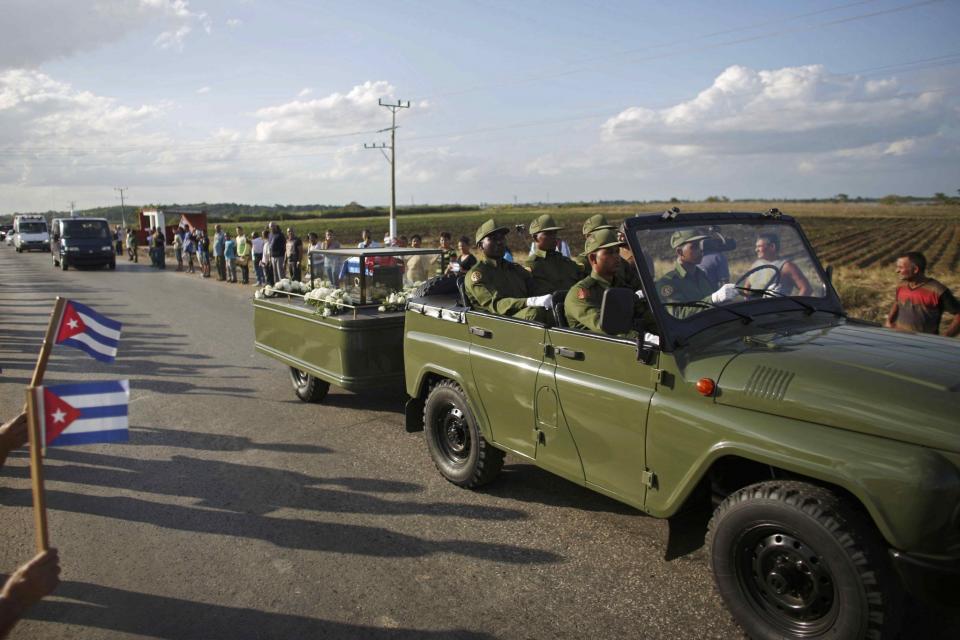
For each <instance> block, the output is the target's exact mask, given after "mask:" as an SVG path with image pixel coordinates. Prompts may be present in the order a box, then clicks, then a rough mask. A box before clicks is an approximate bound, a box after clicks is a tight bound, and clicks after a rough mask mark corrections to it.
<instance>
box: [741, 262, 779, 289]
mask: <svg viewBox="0 0 960 640" xmlns="http://www.w3.org/2000/svg"><path fill="white" fill-rule="evenodd" d="M764 269H770V270H772V271H773V275H772V276H770V280H768V281H767V283H766V284H765V285H763V286H762V287H750V288H751V289H755V290H756V289H763V290H764V291H766V290H767V289H772V288H774V287H776V286H777V285H778V284H780V276H781V272H780V268H779V267H777V266H776V265H773V264H761V265H758V266H756V267H754V268H753V269H749V270H747V272H746V273H744V274H743V275H742V276H740V277H739V278H737V281H736V282H735V283H734V286H735V287H736V288H737V289H742V288H744V283H745V282H747V280H749V279H750V276H752V275H753V274H755V273H757V272H759V271H763V270H764ZM745 295H748V296H749V295H761V296H762V295H763V294H762V293H760V294H757V293H756V292H752V291H748V292H745Z"/></svg>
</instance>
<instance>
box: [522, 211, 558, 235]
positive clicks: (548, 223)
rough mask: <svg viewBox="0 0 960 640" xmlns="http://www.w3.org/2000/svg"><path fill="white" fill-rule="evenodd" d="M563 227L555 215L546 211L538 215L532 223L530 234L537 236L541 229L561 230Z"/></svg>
mask: <svg viewBox="0 0 960 640" xmlns="http://www.w3.org/2000/svg"><path fill="white" fill-rule="evenodd" d="M560 229H563V227H561V226H560V225H558V224H557V221H556V220H554V219H553V216H552V215H550V214H549V213H545V214H543V215H542V216H538V217H537V219H536V220H534V221H533V222H531V223H530V235H532V236H535V235H537V234H538V233H540V232H541V231H559V230H560Z"/></svg>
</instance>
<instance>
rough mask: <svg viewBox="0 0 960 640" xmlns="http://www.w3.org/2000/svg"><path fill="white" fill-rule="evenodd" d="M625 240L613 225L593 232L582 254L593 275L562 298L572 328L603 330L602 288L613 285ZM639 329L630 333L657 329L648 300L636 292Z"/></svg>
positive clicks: (593, 330)
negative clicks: (615, 230)
mask: <svg viewBox="0 0 960 640" xmlns="http://www.w3.org/2000/svg"><path fill="white" fill-rule="evenodd" d="M621 246H623V242H622V241H621V240H620V239H619V238H618V237H617V234H616V232H614V231H613V230H612V229H601V230H599V231H595V232H593V233H592V234H590V237H588V238H587V246H586V247H585V249H584V252H583V256H584V257H585V258H586V259H587V263H588V264H589V265H590V269H591V270H590V275H588V276H587V277H586V278H584V279H583V280H581V281H580V282H578V283H577V284H575V285H573V287H572V288H571V289H570V291H568V292H567V297H566V299H565V300H564V301H563V312H564V314H566V316H567V324H569V325H570V327H571V328H573V329H579V330H581V331H592V332H593V333H603V330H602V329H601V328H600V305H601V303H602V302H603V292H604V291H606V290H607V289H609V288H610V287H612V286H615V285H614V282H613V280H614V277H615V274H616V272H617V269H618V267H619V265H620V263H621V262H622V260H621V258H620V247H621ZM633 317H634V324H635V326H636V330H634V331H631V332H629V333H628V334H626V335H627V337H637V336H638V335H639V331H640V330H643V331H653V330H655V326H656V325H655V323H654V321H653V318H652V317H651V315H650V314H649V313H648V310H647V304H646V301H644V300H642V299H641V298H640V296H639V295H638V296H637V300H636V303H635V304H634V308H633Z"/></svg>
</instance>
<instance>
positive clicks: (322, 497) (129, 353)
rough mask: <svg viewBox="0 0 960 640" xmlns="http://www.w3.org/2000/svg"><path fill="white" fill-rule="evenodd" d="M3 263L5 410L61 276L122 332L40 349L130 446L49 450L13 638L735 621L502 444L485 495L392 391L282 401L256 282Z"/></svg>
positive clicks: (608, 515)
mask: <svg viewBox="0 0 960 640" xmlns="http://www.w3.org/2000/svg"><path fill="white" fill-rule="evenodd" d="M0 274H2V280H0V366H2V367H3V374H2V376H0V415H3V416H10V415H12V414H13V413H14V412H15V411H16V410H17V408H18V407H19V406H20V404H21V402H22V398H23V388H24V384H25V383H26V381H27V380H28V378H29V375H30V372H31V370H32V367H33V363H34V360H35V358H36V353H37V350H38V348H39V343H40V340H41V337H42V332H43V329H44V327H45V324H46V320H47V317H48V314H49V311H50V309H51V306H52V300H53V297H54V296H56V295H64V296H67V297H71V298H75V299H77V300H80V301H82V302H85V303H88V304H91V305H92V306H94V307H95V308H96V309H97V310H99V311H101V312H103V313H105V314H107V315H109V316H111V317H113V318H116V319H117V320H119V321H121V322H123V323H124V328H123V339H122V342H121V347H120V352H119V358H118V360H117V362H116V363H115V364H114V365H112V366H109V365H101V364H100V363H98V362H96V361H94V360H92V359H91V358H89V357H87V356H86V355H85V354H83V353H82V352H80V351H76V350H72V349H68V348H65V347H56V348H55V349H54V356H53V358H52V360H51V362H50V366H49V369H48V373H47V379H48V381H49V382H51V383H52V382H64V381H70V380H81V379H110V378H119V377H125V378H129V379H130V381H131V388H132V393H131V406H130V424H131V438H130V443H129V444H122V445H109V446H86V447H76V448H62V449H50V451H49V456H48V460H47V463H46V471H47V489H48V500H49V507H50V512H49V520H50V528H51V539H52V543H53V544H54V546H57V547H59V549H60V552H61V558H62V564H63V567H64V570H63V576H62V577H63V579H64V583H63V585H62V586H61V588H60V589H59V590H58V591H57V597H55V598H51V599H49V600H47V601H45V602H43V603H41V604H40V605H38V606H37V607H36V608H35V609H33V610H32V612H31V614H30V616H29V619H28V620H26V621H24V622H23V623H21V626H19V627H18V629H17V633H16V637H21V638H42V639H44V640H51V639H56V638H117V637H124V638H137V637H145V638H169V639H181V638H204V639H208V638H212V639H218V638H223V639H225V640H226V639H229V640H234V639H240V638H315V637H321V638H322V637H330V638H352V637H356V638H431V637H444V638H447V637H458V638H582V637H598V638H683V639H684V640H688V639H690V638H735V637H741V635H742V634H741V633H740V632H739V630H738V628H737V627H736V625H735V624H733V622H732V621H731V619H730V617H729V615H728V614H727V613H726V611H725V609H724V607H723V605H722V603H721V602H720V601H719V599H718V597H717V596H716V595H715V594H714V592H713V590H712V583H711V579H710V576H709V572H708V570H707V568H706V566H705V564H704V560H703V557H702V555H694V556H691V557H687V558H683V559H680V560H677V561H673V562H671V563H666V562H664V561H663V560H662V559H661V557H662V539H663V536H664V534H665V531H666V527H665V524H664V523H663V522H661V521H657V520H654V519H651V518H646V517H644V516H642V515H641V514H639V513H637V512H635V511H633V510H631V509H629V508H627V507H624V506H621V505H620V504H618V503H616V502H613V501H611V500H608V499H606V498H604V497H602V496H598V495H596V494H594V493H591V492H588V491H586V490H584V489H582V488H579V487H577V486H575V485H573V484H570V483H567V482H565V481H563V480H558V479H556V478H555V477H553V476H550V475H548V474H546V473H544V472H541V471H539V470H538V469H536V468H535V467H532V466H530V465H527V464H521V463H517V462H516V461H511V460H510V459H509V458H508V460H507V462H508V464H507V465H506V467H505V470H504V473H503V475H502V477H501V478H500V479H499V480H498V481H497V482H496V483H494V484H493V485H492V486H490V487H489V488H487V489H485V490H484V491H481V492H476V493H474V492H469V491H464V490H460V489H457V488H456V487H454V486H453V485H450V484H449V483H447V482H446V481H444V480H442V479H441V478H440V476H439V475H438V474H437V473H436V471H435V470H434V468H433V465H432V463H431V461H430V459H429V457H428V455H427V453H426V450H425V447H424V445H423V442H422V435H421V434H407V433H406V432H405V431H404V429H403V417H402V413H401V411H402V406H403V405H402V399H401V398H397V397H379V396H357V395H353V394H349V393H346V392H342V391H339V390H336V389H334V390H332V391H331V395H330V396H328V400H327V401H326V403H325V404H324V405H323V406H318V405H307V404H304V403H301V402H299V401H298V400H296V399H295V397H294V396H293V393H292V390H291V389H290V386H289V383H288V379H287V375H286V370H285V368H284V367H283V366H281V365H280V364H279V363H276V362H274V361H272V360H269V359H267V358H265V357H263V356H259V355H256V354H255V353H254V352H253V349H252V342H253V335H252V322H251V315H252V313H251V306H250V303H249V298H250V296H251V295H252V291H253V289H252V287H241V286H238V285H227V284H220V283H216V282H214V281H211V280H201V279H200V278H198V277H196V276H187V275H185V274H178V273H174V272H172V271H167V272H164V273H158V272H156V271H154V270H152V269H150V268H149V267H147V266H145V265H144V264H143V263H141V264H139V265H131V264H128V263H127V262H126V261H125V260H123V261H121V262H120V263H119V264H118V268H117V270H116V271H115V272H110V271H99V270H98V271H76V270H71V271H68V272H61V271H59V270H55V269H53V267H52V266H51V262H50V257H49V255H47V254H23V255H19V254H15V253H14V251H13V250H12V248H8V247H0ZM0 475H2V477H0V503H2V505H3V506H2V507H0V511H2V514H3V519H2V523H3V531H4V534H5V536H6V540H5V544H4V545H3V546H2V549H0V567H3V568H9V567H13V566H15V565H17V564H19V563H20V562H21V561H22V560H23V559H25V558H27V557H29V556H30V555H32V544H33V532H32V519H31V511H30V507H29V505H30V493H29V475H28V467H27V460H26V457H25V455H24V454H23V453H22V452H18V453H15V454H14V456H12V457H11V460H10V461H9V462H8V465H7V467H6V468H5V469H4V470H3V471H2V472H0ZM912 618H913V620H912V622H911V624H912V625H913V626H912V630H913V631H916V630H917V628H918V627H917V625H920V629H921V630H923V634H922V635H925V636H926V637H936V636H937V635H941V636H942V637H947V631H946V629H948V628H950V627H949V626H947V627H943V629H942V630H941V629H938V628H930V625H931V624H934V625H936V624H938V622H937V621H943V620H944V618H943V617H942V616H941V617H935V616H930V615H928V614H925V613H923V612H914V613H913V614H912ZM931 619H933V620H935V621H934V622H931ZM955 623H956V619H951V620H950V621H948V622H947V624H955Z"/></svg>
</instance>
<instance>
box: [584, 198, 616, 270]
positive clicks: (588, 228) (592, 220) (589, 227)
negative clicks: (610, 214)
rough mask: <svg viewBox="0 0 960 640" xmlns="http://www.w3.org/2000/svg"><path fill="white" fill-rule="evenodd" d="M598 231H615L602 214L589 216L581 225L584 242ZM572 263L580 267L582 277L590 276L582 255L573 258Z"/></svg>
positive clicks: (585, 259) (587, 265) (588, 265)
mask: <svg viewBox="0 0 960 640" xmlns="http://www.w3.org/2000/svg"><path fill="white" fill-rule="evenodd" d="M600 229H616V227H614V226H613V225H612V224H610V223H609V222H607V217H606V216H604V215H603V214H602V213H598V214H597V215H595V216H590V217H589V218H587V221H586V222H584V223H583V239H584V242H586V240H587V238H589V237H590V234H591V233H593V232H594V231H599V230H600ZM573 261H574V262H576V263H577V266H579V267H580V273H581V277H582V276H588V275H590V263H589V262H587V258H586V256H585V255H584V254H582V253H581V254H580V255H578V256H574V257H573Z"/></svg>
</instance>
